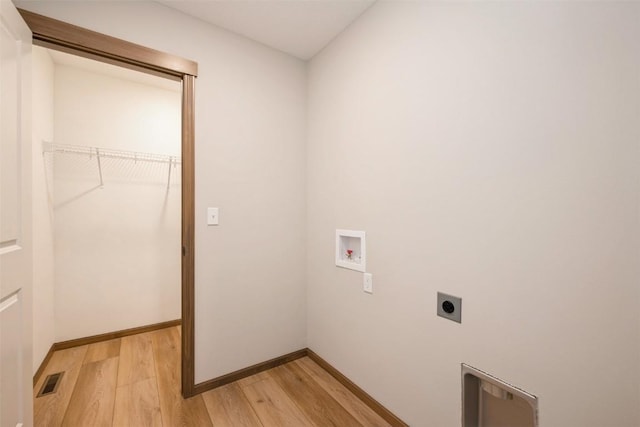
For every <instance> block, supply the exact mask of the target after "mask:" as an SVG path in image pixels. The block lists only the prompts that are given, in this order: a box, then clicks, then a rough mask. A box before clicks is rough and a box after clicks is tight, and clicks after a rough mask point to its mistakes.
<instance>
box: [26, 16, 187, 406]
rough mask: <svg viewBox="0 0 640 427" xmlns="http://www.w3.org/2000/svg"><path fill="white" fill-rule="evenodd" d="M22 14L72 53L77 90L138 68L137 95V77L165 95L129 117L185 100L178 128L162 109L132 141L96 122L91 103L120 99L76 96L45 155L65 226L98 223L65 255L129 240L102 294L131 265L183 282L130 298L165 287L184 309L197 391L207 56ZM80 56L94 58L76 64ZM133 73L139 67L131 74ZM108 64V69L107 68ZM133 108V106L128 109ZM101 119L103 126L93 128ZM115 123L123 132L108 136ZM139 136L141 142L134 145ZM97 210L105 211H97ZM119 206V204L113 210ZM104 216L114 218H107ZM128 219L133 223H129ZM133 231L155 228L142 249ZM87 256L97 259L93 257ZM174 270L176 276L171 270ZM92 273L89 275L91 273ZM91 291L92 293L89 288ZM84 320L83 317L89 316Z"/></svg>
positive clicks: (47, 41)
mask: <svg viewBox="0 0 640 427" xmlns="http://www.w3.org/2000/svg"><path fill="white" fill-rule="evenodd" d="M20 13H21V15H22V17H23V19H24V20H25V21H26V23H27V25H28V26H29V28H30V29H31V31H32V33H33V44H34V45H35V46H40V47H44V48H47V49H51V50H52V51H53V54H52V55H51V57H55V58H56V60H54V62H58V63H64V62H65V61H68V62H67V63H66V64H65V66H67V68H68V69H65V70H64V73H61V75H59V76H57V77H56V79H57V80H56V84H60V87H64V81H63V80H64V79H65V78H66V79H68V80H69V87H75V89H74V90H75V91H76V92H79V93H78V94H76V95H80V92H82V84H87V86H86V88H87V92H89V91H88V89H89V88H90V87H93V88H94V89H96V88H97V89H100V90H103V96H104V97H106V98H108V97H109V96H110V95H109V87H108V85H109V82H110V81H111V82H112V81H114V79H116V78H118V76H116V74H118V73H120V74H121V75H120V77H122V76H124V75H127V76H137V77H133V79H134V80H136V79H137V82H136V81H134V82H132V83H131V86H129V87H128V88H125V89H122V92H123V93H127V92H129V94H130V95H131V94H132V92H135V91H134V90H133V88H134V86H137V87H138V88H139V89H140V90H141V91H145V90H146V91H147V92H149V93H153V94H154V95H152V97H154V96H155V98H154V100H153V101H152V102H151V104H148V105H147V107H143V108H147V109H148V110H147V111H146V112H142V113H141V114H140V115H139V116H138V117H136V116H137V115H136V114H135V113H133V111H134V109H130V110H129V111H120V113H123V114H121V116H123V117H127V116H129V117H128V118H129V119H130V123H129V125H130V124H131V123H134V122H137V124H139V122H140V121H144V117H145V114H144V113H149V112H150V110H152V109H154V108H155V107H158V106H159V105H160V104H163V103H166V104H167V105H171V103H172V102H173V101H175V102H176V105H174V106H169V107H168V109H167V111H171V110H172V109H173V112H174V113H175V116H176V117H174V119H175V120H173V127H172V123H170V122H172V119H171V118H167V119H166V120H165V121H164V123H162V122H163V120H161V119H160V120H159V121H157V119H158V117H157V116H156V121H155V124H153V123H149V125H150V127H149V132H148V133H149V134H150V135H147V136H145V137H141V134H139V133H138V134H137V135H131V136H130V139H129V142H128V143H127V142H126V141H124V140H125V139H127V138H128V137H126V136H122V135H117V127H118V126H116V124H115V123H112V124H111V126H110V125H109V120H108V119H107V120H104V119H105V117H101V118H100V117H99V119H98V120H96V121H94V122H93V123H92V120H90V119H88V118H87V117H88V116H86V113H87V112H88V111H91V110H94V112H97V113H98V115H101V111H102V115H103V116H104V115H105V114H106V111H107V110H108V109H109V108H110V105H109V103H110V102H114V101H113V100H108V99H104V98H102V99H101V98H93V99H89V100H87V101H86V102H82V103H78V102H77V100H76V101H74V99H73V96H70V97H68V99H65V100H63V101H61V102H60V103H61V104H63V103H64V102H68V104H69V105H67V107H68V108H69V110H67V111H71V113H69V116H68V117H65V116H64V114H67V113H61V117H57V118H56V124H60V126H61V131H60V132H56V133H55V134H56V137H55V138H47V139H49V140H46V141H43V150H42V151H43V156H45V161H46V162H52V163H53V165H52V166H53V167H54V168H56V172H53V176H54V178H55V180H56V183H57V184H59V186H58V187H57V188H56V189H57V190H58V191H56V189H53V192H51V193H50V194H49V197H51V201H52V202H53V205H54V206H55V207H57V208H60V209H62V210H64V214H61V215H62V218H60V221H57V222H56V227H58V226H60V229H61V230H72V227H73V225H74V224H75V225H77V224H78V223H80V222H84V221H86V222H89V223H90V226H89V229H90V230H91V232H90V233H87V232H86V231H85V232H84V233H83V232H80V231H76V232H73V233H72V234H73V236H65V238H64V239H63V240H64V241H65V245H66V246H65V248H64V253H65V256H68V255H70V254H71V256H72V255H73V253H78V254H81V255H82V256H85V255H87V251H86V250H83V249H82V248H83V245H87V246H86V247H91V248H92V252H94V254H93V255H97V256H98V257H99V256H100V255H101V253H100V250H101V249H102V248H107V247H108V246H111V248H110V249H114V248H120V253H114V252H113V251H112V252H111V253H110V254H103V255H104V259H103V260H102V261H103V262H104V265H102V266H101V267H102V270H103V271H102V272H101V273H100V277H99V278H96V282H100V281H102V282H101V283H102V285H103V286H104V287H105V288H104V289H101V290H99V291H98V292H97V293H98V295H100V293H101V292H107V291H108V288H109V287H110V286H112V287H116V286H119V285H118V284H117V283H116V277H117V274H119V273H121V271H118V268H117V267H118V266H121V267H123V270H125V271H129V272H134V273H136V274H141V275H140V277H138V278H137V279H134V280H135V281H136V282H140V281H145V280H147V279H149V282H150V283H151V282H154V281H156V282H162V281H163V280H165V279H168V282H170V281H171V277H174V278H176V280H177V281H178V282H180V283H181V285H180V286H179V287H178V289H175V293H174V294H172V291H171V290H166V289H165V290H157V291H158V292H156V290H154V289H153V288H150V287H147V288H145V289H143V290H141V293H140V294H136V293H135V291H133V290H132V292H131V295H129V298H130V299H131V300H136V299H158V298H162V297H163V296H164V297H166V298H165V301H163V302H162V304H163V305H164V308H163V309H160V310H165V311H167V312H174V313H178V314H179V318H180V324H181V331H182V332H181V357H182V361H181V385H182V395H183V397H185V398H187V397H190V396H192V395H193V394H194V351H193V350H194V223H195V219H194V138H195V136H194V95H195V77H196V75H197V64H196V63H195V62H193V61H190V60H186V59H183V58H180V57H176V56H174V55H170V54H167V53H163V52H159V51H156V50H153V49H149V48H146V47H143V46H139V45H136V44H133V43H130V42H127V41H124V40H120V39H116V38H113V37H110V36H106V35H103V34H100V33H96V32H93V31H90V30H87V29H84V28H81V27H77V26H74V25H71V24H67V23H64V22H61V21H57V20H54V19H51V18H48V17H45V16H41V15H38V14H34V13H32V12H28V11H24V10H20ZM36 49H39V48H38V47H34V53H36V52H35V50H36ZM40 53H41V52H40ZM69 54H70V55H69ZM88 60H97V61H98V62H100V63H103V64H102V65H107V64H108V67H111V68H110V70H111V71H110V72H112V73H115V74H112V75H107V76H104V75H102V77H100V76H96V75H92V76H90V75H89V74H88V72H89V71H90V70H89V69H90V68H91V67H92V65H90V62H87V61H88ZM83 61H84V62H83ZM71 63H77V64H84V65H80V67H79V68H78V69H75V70H72V69H71V68H72V67H71V66H70V64H71ZM114 66H116V67H114ZM133 72H135V73H136V74H131V73H133ZM139 72H142V73H144V74H141V73H139ZM74 73H75V74H74ZM100 73H102V74H104V73H103V72H102V71H101V72H100ZM100 73H98V74H100ZM62 74H65V75H66V76H64V75H62ZM107 74H108V73H107ZM92 79H93V83H92ZM98 81H100V82H98ZM118 90H120V89H113V92H112V94H115V92H117V91H118ZM98 92H99V91H98ZM72 95H73V94H72ZM172 99H173V101H171V100H172ZM132 104H136V96H133V97H131V98H129V99H128V102H127V106H126V107H127V108H134V107H135V105H132ZM57 107H58V105H56V108H57ZM111 107H112V108H117V107H113V106H111ZM127 108H124V107H123V110H126V109H127ZM165 113H166V111H165ZM159 114H160V115H162V114H164V113H159ZM146 117H149V116H148V115H147V116H146ZM167 117H169V116H167ZM65 120H66V121H67V123H66V124H65ZM92 125H94V126H95V127H96V129H92ZM125 126H127V125H125ZM100 127H102V129H100ZM92 131H93V132H94V133H93V135H92ZM114 131H116V132H115V133H114V134H113V135H116V136H115V137H113V138H108V137H105V136H108V135H110V134H111V133H112V132H114ZM171 135H173V136H174V139H176V140H177V141H176V142H177V146H176V147H170V146H169V145H170V144H169V143H168V142H167V141H168V140H169V139H170V138H165V137H170V136H171ZM102 137H104V138H102ZM130 141H136V143H134V144H133V145H132V144H131V142H130ZM46 156H49V158H48V159H47V158H46ZM51 171H53V169H52V170H51ZM47 173H49V171H47ZM134 187H135V188H134ZM56 193H58V194H56ZM93 209H95V211H92V210H93ZM109 209H113V211H112V212H109ZM123 216H129V217H131V216H138V218H135V221H134V223H126V224H125V223H124V222H123V221H122V217H123ZM172 218H173V219H174V220H175V221H177V222H178V224H177V227H176V228H177V229H176V230H173V231H171V230H170V229H171V227H172V226H171V225H170V222H171V219H172ZM101 224H104V226H103V227H101ZM127 227H130V229H129V230H127ZM127 232H130V233H132V234H137V235H138V236H140V235H144V236H146V237H144V238H143V240H144V241H143V242H138V243H140V246H139V247H137V248H132V247H131V242H129V243H128V242H127ZM145 233H146V234H145ZM92 240H93V241H92ZM132 241H133V240H132ZM167 246H169V251H168V252H166V253H165V254H160V256H159V257H156V258H155V259H154V260H150V259H149V254H150V252H153V251H158V250H160V248H166V247H167ZM127 251H131V254H137V255H139V256H141V258H139V260H140V263H141V264H145V265H144V266H142V265H140V266H139V267H140V268H139V269H136V265H135V260H130V259H129V260H128V258H129V257H128V254H127ZM116 252H117V251H116ZM169 253H175V262H174V265H173V266H171V265H170V264H171V263H172V261H171V260H169V258H166V259H164V260H163V257H166V256H169V255H167V254H169ZM109 257H112V259H111V263H112V265H113V268H111V269H110V268H109V265H108V264H109V262H110V261H109V260H108V258H109ZM83 259H84V258H83ZM178 259H179V260H180V261H179V262H178V261H177V260H178ZM66 261H67V264H71V263H72V262H73V260H72V259H67V260H66ZM100 261H101V260H99V259H98V260H92V261H91V262H96V263H97V265H100ZM82 262H83V261H82V260H79V265H78V266H76V267H78V268H80V269H82V268H83V265H82ZM84 262H85V263H88V261H86V259H85V261H84ZM154 263H156V264H157V268H158V270H160V269H163V272H164V270H165V269H166V267H170V268H169V269H168V270H167V271H169V272H168V273H159V274H158V275H156V277H153V276H154V273H153V264H154ZM123 264H126V265H123ZM85 266H86V264H85ZM67 267H68V265H67V266H63V268H62V269H63V270H64V269H65V268H67ZM172 268H173V269H172ZM112 273H114V274H113V275H114V277H112V278H111V279H110V280H111V282H109V281H108V280H103V279H104V278H105V277H104V276H108V275H110V274H112ZM165 275H166V276H167V277H161V276H165ZM56 276H58V275H56ZM86 276H87V274H85V278H84V279H85V280H86V278H87V277H86ZM178 277H179V279H177V278H178ZM123 280H127V279H126V278H123ZM109 283H111V284H109ZM176 285H177V284H176ZM78 288H79V287H78ZM84 291H85V292H90V291H88V290H86V289H85V290H84ZM120 292H121V295H119V296H118V297H117V298H119V299H120V300H121V302H126V299H127V296H126V286H121V287H120ZM123 292H124V293H123ZM95 296H96V295H94V297H95ZM175 299H177V300H178V301H173V303H177V304H176V306H174V307H169V306H170V305H171V304H172V300H175ZM81 300H82V298H78V301H81ZM129 306H130V307H131V306H135V303H133V304H131V303H130V304H129ZM167 307H169V308H167ZM85 309H86V307H85ZM151 310H153V308H151ZM108 311H109V312H110V313H111V316H112V317H118V316H119V315H120V314H119V309H118V307H112V308H110V309H109V310H108ZM71 315H73V314H72V313H71ZM105 315H106V314H105ZM77 321H78V322H82V321H83V319H82V316H81V315H80V316H78V318H77ZM71 323H72V322H71ZM71 323H70V324H71ZM159 323H162V322H159ZM144 326H145V325H131V327H130V328H122V329H136V328H138V329H140V327H144ZM97 335H99V334H97ZM102 335H108V333H103V334H102Z"/></svg>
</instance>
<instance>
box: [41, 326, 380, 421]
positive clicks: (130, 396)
mask: <svg viewBox="0 0 640 427" xmlns="http://www.w3.org/2000/svg"><path fill="white" fill-rule="evenodd" d="M60 371H64V372H65V373H64V375H63V377H62V379H61V380H60V381H61V382H60V385H59V387H58V390H57V391H56V393H55V394H52V395H47V396H43V397H38V398H35V395H36V394H37V393H38V391H39V390H40V387H41V386H42V383H43V382H44V379H45V377H46V376H47V375H49V374H52V373H56V372H60ZM34 412H35V414H34V416H35V425H36V426H37V427H44V426H47V427H49V426H71V427H79V426H82V427H84V426H91V427H98V426H117V427H127V426H131V427H143V426H165V427H177V426H190V427H200V426H216V427H217V426H233V427H238V426H274V427H275V426H277V427H284V426H292V427H293V426H294V427H303V426H323V427H324V426H340V427H348V426H388V425H389V424H388V423H386V422H385V421H384V420H383V419H382V418H380V417H379V416H378V415H377V414H376V413H375V412H373V411H372V410H371V409H370V408H369V407H368V406H366V405H365V404H364V403H362V402H361V401H360V400H359V399H358V398H357V397H356V396H355V395H353V394H352V393H351V392H350V391H349V390H347V389H346V388H345V387H344V386H343V385H342V384H340V383H339V382H338V381H336V380H335V379H334V378H333V377H332V376H331V375H329V374H328V373H327V372H326V371H324V370H323V369H322V368H321V367H320V366H318V365H317V364H316V363H315V362H313V361H312V360H311V359H309V358H307V357H305V358H303V359H298V360H296V361H294V362H291V363H287V364H286V365H282V366H279V367H277V368H274V369H271V370H269V371H265V372H261V373H259V374H257V375H254V376H252V377H248V378H244V379H242V380H240V381H236V382H234V383H231V384H228V385H225V386H223V387H219V388H217V389H214V390H211V391H208V392H206V393H203V394H201V395H198V396H195V397H192V398H190V399H187V400H184V399H182V397H181V396H180V327H179V326H178V327H171V328H166V329H161V330H158V331H154V332H148V333H144V334H139V335H132V336H129V337H125V338H121V339H115V340H111V341H105V342H101V343H97V344H90V345H86V346H82V347H75V348H70V349H67V350H60V351H57V352H55V353H54V354H53V356H52V358H51V360H50V361H49V363H48V365H47V367H46V368H45V371H44V374H43V375H42V376H41V378H40V381H38V384H36V386H35V387H34Z"/></svg>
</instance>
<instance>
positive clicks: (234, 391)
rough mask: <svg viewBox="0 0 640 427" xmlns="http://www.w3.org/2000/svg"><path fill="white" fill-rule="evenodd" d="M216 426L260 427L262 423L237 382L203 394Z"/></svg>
mask: <svg viewBox="0 0 640 427" xmlns="http://www.w3.org/2000/svg"><path fill="white" fill-rule="evenodd" d="M202 398H203V399H204V403H205V405H206V406H207V411H209V416H210V417H211V421H212V422H213V425H214V426H215V427H260V426H262V423H261V422H260V420H259V419H258V417H257V416H256V413H255V412H254V411H253V408H252V407H251V404H250V403H249V401H248V400H247V397H246V396H245V394H244V393H243V392H242V389H241V388H240V386H239V385H238V384H237V383H231V384H227V385H224V386H222V387H218V388H215V389H213V390H209V391H207V392H206V393H203V394H202Z"/></svg>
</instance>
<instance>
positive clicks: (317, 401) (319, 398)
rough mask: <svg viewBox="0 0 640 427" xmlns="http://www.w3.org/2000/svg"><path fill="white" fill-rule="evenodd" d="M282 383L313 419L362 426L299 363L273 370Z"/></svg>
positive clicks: (326, 423) (339, 426)
mask: <svg viewBox="0 0 640 427" xmlns="http://www.w3.org/2000/svg"><path fill="white" fill-rule="evenodd" d="M269 373H270V375H272V376H273V378H274V379H275V381H276V382H277V383H278V385H279V386H280V387H281V388H282V389H283V390H284V391H285V392H286V393H287V394H288V395H289V396H290V397H291V399H293V401H294V402H295V403H296V404H297V405H298V407H299V408H300V409H301V410H302V412H304V414H305V415H306V416H307V418H309V419H310V420H311V421H313V422H314V423H316V424H318V425H322V426H336V427H347V426H361V424H360V423H359V422H358V421H357V420H356V419H355V418H353V417H352V416H351V414H350V413H349V412H347V410H346V409H344V408H343V407H342V405H340V404H339V403H338V402H337V401H336V400H335V399H334V398H333V397H331V396H330V395H329V393H327V392H326V391H325V390H324V389H323V388H322V387H320V385H319V384H318V383H317V382H315V380H314V379H313V378H311V376H310V375H309V374H307V373H306V372H305V371H304V370H303V369H302V368H301V367H300V366H299V365H298V364H296V363H293V362H290V363H287V364H285V365H282V366H278V367H277V368H274V369H271V370H270V371H269Z"/></svg>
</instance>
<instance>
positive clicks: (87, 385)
mask: <svg viewBox="0 0 640 427" xmlns="http://www.w3.org/2000/svg"><path fill="white" fill-rule="evenodd" d="M117 377H118V358H117V357H111V358H108V359H104V360H100V361H98V362H93V363H88V364H85V365H82V368H81V369H80V375H78V381H76V386H75V389H74V390H73V395H72V396H71V400H70V402H69V407H68V408H67V413H66V414H65V416H64V420H63V421H62V425H63V426H69V427H78V426H92V427H102V426H104V427H110V426H111V425H112V421H113V405H114V402H115V396H116V379H117Z"/></svg>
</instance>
